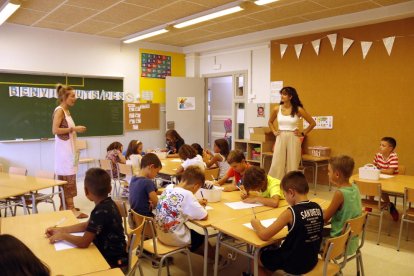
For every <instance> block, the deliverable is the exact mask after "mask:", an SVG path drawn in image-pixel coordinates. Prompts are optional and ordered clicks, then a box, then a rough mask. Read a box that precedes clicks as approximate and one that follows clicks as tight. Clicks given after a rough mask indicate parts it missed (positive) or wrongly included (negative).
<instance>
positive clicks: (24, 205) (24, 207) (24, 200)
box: [15, 195, 27, 215]
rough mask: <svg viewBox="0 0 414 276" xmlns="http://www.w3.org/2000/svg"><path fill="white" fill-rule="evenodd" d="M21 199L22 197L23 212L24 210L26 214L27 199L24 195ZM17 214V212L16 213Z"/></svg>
mask: <svg viewBox="0 0 414 276" xmlns="http://www.w3.org/2000/svg"><path fill="white" fill-rule="evenodd" d="M21 199H22V206H23V212H24V214H25V215H27V206H26V199H25V198H24V195H22V197H21ZM15 215H16V213H15Z"/></svg>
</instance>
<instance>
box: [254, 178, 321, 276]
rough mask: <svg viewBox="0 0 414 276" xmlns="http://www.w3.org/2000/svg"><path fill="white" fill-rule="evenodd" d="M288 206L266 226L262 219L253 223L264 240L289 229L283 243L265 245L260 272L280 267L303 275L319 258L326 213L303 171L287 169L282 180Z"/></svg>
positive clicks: (270, 271)
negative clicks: (313, 196)
mask: <svg viewBox="0 0 414 276" xmlns="http://www.w3.org/2000/svg"><path fill="white" fill-rule="evenodd" d="M281 186H282V189H283V193H284V195H285V198H286V200H287V202H288V203H289V205H290V206H289V207H288V209H286V210H285V211H283V213H282V214H281V215H280V216H279V217H278V218H277V220H276V221H275V222H273V224H272V225H270V226H269V227H267V228H265V227H264V226H263V225H262V224H261V223H260V220H258V219H255V218H254V219H252V221H251V224H252V226H253V229H254V230H256V234H257V235H258V236H259V238H260V239H262V240H269V239H270V238H272V237H273V236H274V235H275V234H277V233H278V232H279V231H281V230H282V229H283V227H285V226H287V227H288V230H289V233H288V235H287V236H286V239H285V241H284V242H283V243H282V245H281V246H280V247H275V246H274V245H271V246H268V247H265V248H263V249H262V251H261V253H260V258H259V275H271V274H272V273H273V272H274V271H276V270H278V269H283V270H284V271H285V272H286V273H289V274H294V275H299V274H304V273H307V272H309V271H310V270H312V269H313V268H314V267H315V265H316V264H317V262H318V252H319V247H320V244H321V241H322V228H323V215H322V209H321V207H320V206H319V205H318V204H317V203H315V202H311V201H309V199H308V197H307V194H308V192H309V186H308V182H306V178H305V176H304V175H303V173H302V172H299V171H291V172H289V173H287V174H286V175H285V176H284V177H283V179H282V183H281Z"/></svg>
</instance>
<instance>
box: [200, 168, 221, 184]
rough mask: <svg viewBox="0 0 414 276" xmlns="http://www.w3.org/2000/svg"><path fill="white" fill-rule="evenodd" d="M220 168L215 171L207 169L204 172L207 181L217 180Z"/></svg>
mask: <svg viewBox="0 0 414 276" xmlns="http://www.w3.org/2000/svg"><path fill="white" fill-rule="evenodd" d="M219 172H220V168H214V169H206V170H205V171H204V177H205V179H206V180H211V181H213V180H216V179H217V178H218V176H219Z"/></svg>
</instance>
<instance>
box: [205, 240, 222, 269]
mask: <svg viewBox="0 0 414 276" xmlns="http://www.w3.org/2000/svg"><path fill="white" fill-rule="evenodd" d="M221 236H222V234H221V232H219V233H218V235H217V243H216V255H215V258H214V259H215V260H214V276H217V274H218V263H219V255H220V240H221ZM204 253H205V251H204ZM204 259H206V257H205V256H204ZM206 272H207V270H206Z"/></svg>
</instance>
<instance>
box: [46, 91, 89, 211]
mask: <svg viewBox="0 0 414 276" xmlns="http://www.w3.org/2000/svg"><path fill="white" fill-rule="evenodd" d="M56 90H57V96H58V102H59V106H58V107H56V108H55V111H54V112H53V126H52V131H53V134H54V135H55V174H56V175H57V177H58V179H59V180H64V181H67V184H66V185H63V189H64V192H65V198H64V199H62V197H61V199H60V200H61V206H60V209H62V200H65V203H66V208H67V209H69V210H72V211H73V212H74V213H75V215H76V216H77V217H78V218H87V217H88V216H87V215H86V214H84V213H81V212H79V209H77V208H75V204H74V201H73V198H74V197H75V196H76V195H77V189H76V171H77V165H78V160H79V154H77V151H76V147H75V145H76V133H82V132H85V131H86V127H84V126H76V125H75V123H74V121H73V119H72V116H71V115H70V112H69V109H70V108H71V107H73V106H74V105H75V102H76V95H75V90H74V89H73V88H72V87H70V86H65V85H62V84H58V85H57V88H56Z"/></svg>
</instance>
